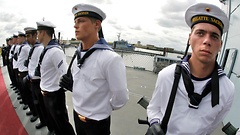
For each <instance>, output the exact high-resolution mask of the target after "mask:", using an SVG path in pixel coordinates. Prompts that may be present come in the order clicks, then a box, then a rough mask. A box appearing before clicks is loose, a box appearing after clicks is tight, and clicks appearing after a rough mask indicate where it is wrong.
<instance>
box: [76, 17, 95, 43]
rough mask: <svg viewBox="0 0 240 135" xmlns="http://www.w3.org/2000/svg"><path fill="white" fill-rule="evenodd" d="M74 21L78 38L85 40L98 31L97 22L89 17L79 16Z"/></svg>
mask: <svg viewBox="0 0 240 135" xmlns="http://www.w3.org/2000/svg"><path fill="white" fill-rule="evenodd" d="M74 23H75V25H74V28H75V36H76V38H77V39H78V40H84V39H86V38H89V37H90V36H91V35H92V34H95V33H96V24H95V22H93V21H92V20H91V19H90V18H88V17H78V18H76V19H75V20H74Z"/></svg>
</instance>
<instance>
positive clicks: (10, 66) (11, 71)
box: [7, 61, 16, 86]
mask: <svg viewBox="0 0 240 135" xmlns="http://www.w3.org/2000/svg"><path fill="white" fill-rule="evenodd" d="M7 68H8V74H9V78H10V80H11V82H12V85H13V86H16V81H15V76H14V71H13V65H12V62H11V61H9V62H8V65H7Z"/></svg>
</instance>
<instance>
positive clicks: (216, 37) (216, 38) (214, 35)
mask: <svg viewBox="0 0 240 135" xmlns="http://www.w3.org/2000/svg"><path fill="white" fill-rule="evenodd" d="M211 37H212V38H213V39H215V40H219V38H220V36H219V35H218V34H212V35H211Z"/></svg>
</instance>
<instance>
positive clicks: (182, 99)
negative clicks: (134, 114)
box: [147, 64, 234, 135]
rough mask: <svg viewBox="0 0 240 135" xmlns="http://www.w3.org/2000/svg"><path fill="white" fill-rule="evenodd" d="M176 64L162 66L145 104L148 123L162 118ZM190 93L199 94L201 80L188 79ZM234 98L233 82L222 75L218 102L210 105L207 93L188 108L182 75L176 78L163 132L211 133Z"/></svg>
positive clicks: (178, 134) (169, 134)
mask: <svg viewBox="0 0 240 135" xmlns="http://www.w3.org/2000/svg"><path fill="white" fill-rule="evenodd" d="M175 67H176V64H173V65H170V66H168V67H166V68H164V69H162V70H161V71H160V72H159V74H158V78H157V82H156V87H155V90H154V92H153V95H152V99H151V100H150V103H149V106H148V107H147V115H148V120H149V122H150V123H152V122H153V121H156V120H160V121H161V120H162V119H163V115H164V113H165V111H166V106H167V104H168V99H169V96H170V93H171V89H172V85H173V80H174V71H175ZM192 81H193V84H194V88H195V89H194V92H195V93H199V94H201V93H202V91H203V89H204V88H205V84H206V82H207V81H208V80H205V81H196V80H192ZM233 97H234V84H233V83H232V82H231V81H230V80H229V79H228V78H227V77H226V76H223V77H221V78H220V79H219V105H216V106H215V107H213V108H212V105H211V93H209V94H208V95H207V96H205V97H204V98H203V99H202V101H201V103H200V104H199V108H198V109H192V108H189V107H188V105H189V104H188V102H189V101H188V93H187V91H186V89H185V86H184V82H183V79H182V76H181V78H180V80H179V84H178V89H177V94H176V97H175V101H174V105H173V109H172V114H171V116H170V119H169V123H168V130H167V135H206V134H211V133H212V132H213V131H214V130H215V129H216V128H217V126H218V125H219V124H220V123H221V122H222V120H223V119H224V117H225V116H226V114H227V113H228V112H229V110H230V107H231V105H232V102H233Z"/></svg>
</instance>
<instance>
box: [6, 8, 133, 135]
mask: <svg viewBox="0 0 240 135" xmlns="http://www.w3.org/2000/svg"><path fill="white" fill-rule="evenodd" d="M89 10H90V11H91V12H90V11H89ZM72 11H73V14H74V15H75V18H74V19H76V18H78V17H82V16H84V17H85V16H89V17H91V18H94V19H97V20H95V21H96V22H97V23H96V24H98V25H97V27H98V28H96V26H94V29H95V30H94V31H95V32H96V33H92V34H91V37H94V41H93V43H94V44H93V45H92V46H93V47H91V48H84V46H83V45H82V44H80V45H79V48H78V50H77V51H76V53H75V56H76V55H77V57H75V56H74V57H73V59H72V62H71V64H72V68H71V69H69V70H71V71H72V75H73V76H71V77H73V78H75V79H74V80H75V82H76V83H74V85H73V84H68V83H69V82H73V81H72V80H71V81H68V80H67V82H66V83H63V84H62V85H61V81H63V82H64V81H66V77H67V76H66V75H69V74H66V73H67V70H68V64H67V62H66V56H65V54H64V52H63V50H62V48H61V47H60V46H59V44H58V43H57V42H56V41H55V40H54V39H53V35H54V28H55V27H56V26H55V25H54V24H53V23H51V22H49V21H39V22H36V23H37V29H36V28H34V27H26V28H24V31H25V33H23V32H20V31H19V32H18V35H13V38H12V40H11V42H12V45H11V49H10V51H9V60H10V62H9V64H8V70H9V75H10V79H11V82H12V87H13V89H14V90H16V91H19V95H20V96H19V97H18V99H22V101H20V103H23V104H24V107H23V109H24V110H25V109H27V108H28V107H29V109H30V112H27V113H26V114H27V115H29V114H32V115H33V117H32V118H31V119H30V120H31V121H32V122H33V121H35V120H36V119H37V118H38V117H39V119H40V123H39V124H37V125H36V128H37V129H39V128H41V127H43V126H47V128H48V130H49V132H48V134H57V135H67V134H68V135H74V134H75V131H74V129H73V127H72V125H71V124H70V123H69V119H68V114H67V108H66V101H65V91H66V89H65V88H69V90H72V89H73V90H72V91H73V105H74V111H73V113H74V122H75V129H76V133H77V134H81V135H84V134H86V135H96V134H103V135H107V134H110V121H111V120H110V115H111V112H112V111H113V110H117V109H120V108H121V107H123V106H124V105H125V104H126V103H127V101H128V98H129V97H128V90H127V83H126V71H125V65H124V63H123V60H122V58H121V57H120V56H119V55H118V54H117V53H115V52H114V51H113V50H112V49H111V48H110V47H109V46H108V45H107V43H106V41H105V40H104V38H103V35H102V33H100V34H98V31H99V29H100V28H101V25H100V24H101V22H102V20H103V19H105V17H106V15H105V13H103V12H102V11H101V10H100V9H98V8H97V7H95V6H92V5H88V4H78V5H76V6H74V7H73V9H72ZM82 13H84V14H82ZM76 20H77V19H76ZM82 21H83V20H77V21H75V26H74V27H75V28H76V24H78V23H80V22H82ZM91 21H93V20H91ZM100 32H102V31H100ZM76 37H77V39H78V40H81V38H79V35H77V34H76ZM95 40H96V41H95ZM81 47H83V48H81ZM92 48H93V49H92ZM87 50H93V51H95V50H97V51H95V53H94V54H93V55H95V56H93V58H92V57H90V58H89V60H88V63H87V64H85V66H83V67H81V66H79V61H81V60H82V59H83V58H84V60H85V54H86V55H91V54H87V53H86V51H87ZM93 51H92V52H93ZM90 52H91V51H90ZM94 57H95V58H94ZM96 57H98V60H97V61H96V60H94V59H96ZM84 60H83V62H84ZM91 61H92V62H91ZM83 62H82V63H81V62H80V63H81V64H80V65H82V64H83ZM71 64H70V65H71ZM95 64H97V65H95ZM70 65H69V68H70V67H71V66H70ZM97 67H99V68H97ZM80 69H81V72H79V71H80ZM102 70H103V71H102ZM71 71H70V72H71ZM89 71H90V72H89ZM108 72H109V73H108ZM68 73H69V71H68ZM100 74H104V75H100ZM63 76H64V77H65V78H64V79H62V80H61V77H63ZM82 77H86V79H84V78H82ZM96 77H97V78H96ZM92 79H94V81H93V80H92ZM95 79H97V80H95ZM60 86H62V87H60ZM64 87H65V88H64ZM89 90H90V91H89ZM100 101H101V102H100Z"/></svg>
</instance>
